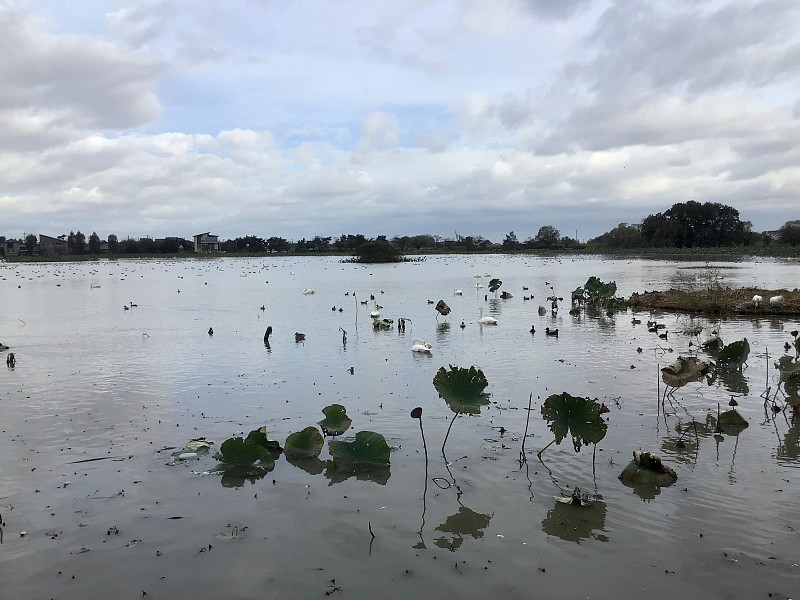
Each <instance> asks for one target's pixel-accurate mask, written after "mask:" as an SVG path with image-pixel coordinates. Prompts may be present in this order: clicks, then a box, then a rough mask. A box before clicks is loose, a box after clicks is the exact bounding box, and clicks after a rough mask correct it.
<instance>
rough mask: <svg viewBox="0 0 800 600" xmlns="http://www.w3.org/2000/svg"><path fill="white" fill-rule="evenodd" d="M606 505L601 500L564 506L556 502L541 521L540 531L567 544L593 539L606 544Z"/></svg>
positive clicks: (564, 504)
mask: <svg viewBox="0 0 800 600" xmlns="http://www.w3.org/2000/svg"><path fill="white" fill-rule="evenodd" d="M606 512H607V509H606V504H605V502H603V501H602V500H592V501H590V502H588V503H587V504H581V503H573V504H566V503H563V502H560V501H558V500H556V504H555V506H554V507H553V509H552V510H548V511H547V516H546V517H545V518H544V519H543V520H542V531H544V532H545V533H547V534H549V535H554V536H556V537H559V538H561V539H562V540H565V541H567V542H576V543H578V544H580V543H581V540H588V539H594V540H597V541H598V542H607V541H608V539H609V538H608V536H606V535H605V533H598V532H605V531H606Z"/></svg>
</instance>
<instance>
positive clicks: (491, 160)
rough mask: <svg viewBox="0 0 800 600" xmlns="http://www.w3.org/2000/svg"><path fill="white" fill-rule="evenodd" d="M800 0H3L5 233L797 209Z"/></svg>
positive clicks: (229, 230) (416, 229) (440, 229)
mask: <svg viewBox="0 0 800 600" xmlns="http://www.w3.org/2000/svg"><path fill="white" fill-rule="evenodd" d="M799 197H800V2H799V1H798V0H719V1H718V0H703V1H702V2H700V1H698V0H616V1H614V0H611V1H608V0H502V1H500V2H496V1H494V2H492V1H489V0H448V1H438V0H350V1H330V0H292V1H285V0H284V1H279V0H225V1H218V0H76V1H73V2H64V1H63V0H29V1H28V0H0V235H3V234H5V235H7V236H14V237H16V236H21V235H23V233H26V232H27V233H31V232H32V233H37V234H38V233H47V234H53V235H57V234H60V233H65V232H68V231H69V230H71V229H74V230H77V229H80V230H81V231H83V232H84V233H87V234H88V233H90V232H91V231H92V230H96V231H97V232H98V234H100V235H101V237H105V236H106V235H107V234H108V233H116V234H117V235H118V236H119V237H121V238H122V237H126V236H132V237H139V236H145V235H150V236H154V237H161V236H165V235H182V236H191V235H193V234H195V233H199V232H202V231H209V230H210V231H211V232H212V233H215V234H218V235H220V236H221V237H222V238H223V239H227V238H233V237H237V236H239V235H248V234H254V235H258V236H261V237H269V236H272V235H278V236H282V237H286V238H288V239H299V238H303V237H305V238H310V237H313V236H315V235H323V236H327V235H331V236H339V235H341V234H343V233H354V234H355V233H363V234H365V235H367V236H375V235H379V234H385V235H387V236H389V237H392V236H394V235H406V234H417V233H431V234H435V235H442V236H445V237H452V236H453V235H454V234H455V232H458V233H459V234H461V235H482V236H484V237H487V238H489V239H491V240H492V241H502V239H503V237H504V236H505V234H506V233H508V232H509V231H511V230H514V231H515V232H516V234H517V236H518V238H519V239H521V240H524V239H526V238H527V237H531V236H534V235H535V234H536V232H537V231H538V229H539V227H541V226H542V225H554V226H555V227H557V228H558V229H560V230H561V232H562V233H563V234H568V235H570V236H574V235H575V232H576V231H577V233H578V237H579V238H580V239H584V240H585V239H587V238H589V237H593V236H596V235H598V234H600V233H603V232H604V231H607V230H608V229H610V228H612V227H614V226H615V225H616V224H617V223H620V222H628V223H639V222H640V221H641V219H642V218H644V217H645V216H647V215H648V214H651V213H655V212H660V211H663V210H666V209H667V208H669V207H670V206H671V205H672V204H673V203H675V202H683V201H687V200H697V201H700V202H705V201H712V202H721V203H724V204H728V205H731V206H734V207H736V208H737V209H738V210H739V211H740V216H741V218H742V220H747V221H751V222H752V223H753V227H754V229H755V230H757V231H761V230H765V229H774V228H777V227H779V226H780V225H781V224H783V223H784V222H785V221H787V220H790V219H798V218H800V209H798V206H800V202H798V200H799V199H800V198H799Z"/></svg>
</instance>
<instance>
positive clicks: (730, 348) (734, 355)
mask: <svg viewBox="0 0 800 600" xmlns="http://www.w3.org/2000/svg"><path fill="white" fill-rule="evenodd" d="M748 356H750V343H749V342H748V341H747V338H744V339H741V340H739V341H737V342H732V343H730V344H728V345H727V346H725V347H724V348H723V349H722V350H720V351H719V356H717V362H718V364H721V365H723V364H724V365H727V366H731V367H741V366H742V365H743V364H744V363H746V362H747V357H748Z"/></svg>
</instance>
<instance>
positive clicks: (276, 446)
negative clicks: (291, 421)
mask: <svg viewBox="0 0 800 600" xmlns="http://www.w3.org/2000/svg"><path fill="white" fill-rule="evenodd" d="M244 441H245V442H247V443H248V444H256V445H258V446H261V447H262V448H266V449H267V450H269V451H270V452H271V453H272V454H273V456H275V455H278V454H280V453H281V452H282V451H283V448H281V445H280V443H278V442H277V441H276V440H271V439H269V438H268V437H267V428H266V427H259V428H258V429H254V430H253V431H251V432H250V433H248V434H247V437H246V438H245V440H244Z"/></svg>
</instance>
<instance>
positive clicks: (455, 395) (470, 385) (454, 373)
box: [433, 365, 489, 415]
mask: <svg viewBox="0 0 800 600" xmlns="http://www.w3.org/2000/svg"><path fill="white" fill-rule="evenodd" d="M487 385H489V382H488V381H487V380H486V376H485V375H484V374H483V371H482V370H480V369H476V368H475V367H474V366H472V367H470V368H469V369H467V368H464V367H454V366H453V365H450V370H449V371H448V370H446V369H445V368H444V367H441V368H440V369H439V371H438V372H437V373H436V376H435V377H434V378H433V387H434V388H436V391H437V392H438V393H439V396H441V397H442V398H444V401H445V402H447V406H449V407H450V410H452V411H453V412H454V413H459V414H467V415H475V414H479V413H480V412H481V407H482V406H486V405H487V404H489V394H488V393H486V392H484V391H483V390H484V389H486V386H487Z"/></svg>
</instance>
